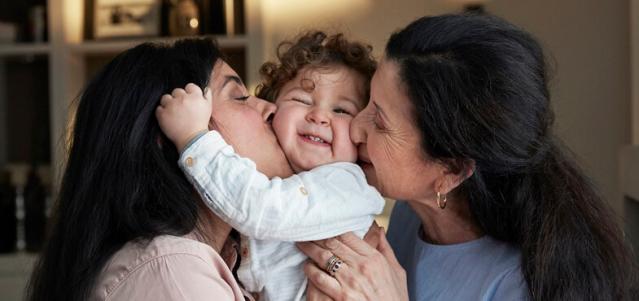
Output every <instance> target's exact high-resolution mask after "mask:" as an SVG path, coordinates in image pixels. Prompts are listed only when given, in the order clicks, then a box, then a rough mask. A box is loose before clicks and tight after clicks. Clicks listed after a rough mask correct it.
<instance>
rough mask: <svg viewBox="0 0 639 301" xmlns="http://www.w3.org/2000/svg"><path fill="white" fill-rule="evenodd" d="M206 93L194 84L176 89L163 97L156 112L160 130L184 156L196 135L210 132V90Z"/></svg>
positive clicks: (206, 89) (206, 90)
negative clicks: (187, 146)
mask: <svg viewBox="0 0 639 301" xmlns="http://www.w3.org/2000/svg"><path fill="white" fill-rule="evenodd" d="M204 90H205V92H206V94H204V95H203V94H202V90H201V89H200V87H198V86H197V85H195V84H187V85H186V87H184V89H180V88H177V89H175V90H173V92H171V95H169V94H164V95H162V99H161V100H160V105H159V106H158V107H157V109H156V110H155V117H156V118H157V119H158V123H159V124H160V128H161V129H162V131H163V132H164V134H165V135H166V136H167V137H168V138H169V139H171V141H173V143H174V144H175V146H176V147H177V149H178V151H179V152H180V153H181V152H182V151H183V150H184V147H185V146H186V145H187V144H188V143H189V141H190V140H191V139H193V138H195V137H196V136H197V134H199V133H201V132H204V131H207V130H208V125H209V120H210V118H211V112H212V110H213V109H212V105H211V90H210V89H208V88H205V89H204Z"/></svg>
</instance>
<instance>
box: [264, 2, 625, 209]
mask: <svg viewBox="0 0 639 301" xmlns="http://www.w3.org/2000/svg"><path fill="white" fill-rule="evenodd" d="M316 2H317V3H315V2H307V1H293V0H288V1H285V0H264V1H262V4H261V5H262V16H261V17H262V24H263V26H262V39H263V45H262V46H263V49H264V58H269V59H272V58H273V54H274V49H275V47H276V45H277V43H279V41H281V40H282V39H284V38H290V37H292V36H294V35H295V34H296V33H297V32H299V30H300V29H305V28H315V27H320V28H328V29H334V30H341V31H345V32H347V33H349V34H350V36H353V37H356V38H358V39H362V40H366V41H369V42H370V43H371V44H372V45H373V46H374V48H375V50H376V54H378V55H379V54H380V53H381V52H380V50H381V49H383V45H384V43H385V40H386V39H387V38H388V36H389V34H390V33H391V32H393V31H394V30H396V29H398V28H401V27H402V26H405V25H406V24H408V22H410V21H411V20H413V19H415V18H417V17H420V16H423V15H433V14H440V13H445V12H455V11H459V6H458V5H457V4H454V3H451V2H455V1H451V2H448V1H444V0H426V1H424V0H421V1H413V0H410V1H401V4H400V2H399V1H392V0H378V1H372V0H352V1H340V0H326V1H316ZM486 9H487V11H488V12H490V13H493V14H496V15H499V16H501V17H504V18H506V19H508V20H510V21H511V22H513V23H515V24H518V25H520V26H521V27H523V28H525V29H526V30H528V31H530V32H531V33H533V34H534V35H535V36H536V37H537V38H538V39H539V40H540V41H541V42H542V44H543V45H544V46H545V48H546V50H547V52H548V54H550V57H551V58H553V59H554V61H555V62H556V63H555V68H556V75H555V77H554V80H553V81H552V87H551V93H552V95H553V102H554V107H555V110H556V114H557V125H556V126H557V133H558V134H559V136H560V137H562V138H563V139H564V140H565V142H566V144H567V145H568V147H570V148H571V149H572V150H573V151H574V152H575V153H576V155H577V157H578V158H579V162H580V163H581V164H582V166H583V167H584V169H585V170H586V171H587V172H588V173H589V174H590V175H591V176H592V177H593V179H594V181H595V182H596V183H597V184H598V185H599V187H600V188H601V192H602V194H603V195H604V196H605V197H606V199H608V200H610V202H611V205H612V206H613V207H614V208H615V210H617V212H619V213H620V214H622V213H623V209H622V208H623V206H622V204H623V202H622V198H621V195H620V192H619V184H618V183H619V171H618V163H617V160H618V152H619V149H620V148H621V147H622V146H623V145H626V144H628V143H629V142H630V114H629V112H630V110H631V108H630V68H628V66H629V65H630V58H629V57H630V56H629V45H630V44H629V39H628V38H629V29H628V28H629V17H628V10H629V2H628V0H615V1H599V0H563V1H556V0H535V1H532V0H528V1H507V0H493V1H489V2H488V4H487V6H486ZM291 12H293V13H291Z"/></svg>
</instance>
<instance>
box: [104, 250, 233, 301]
mask: <svg viewBox="0 0 639 301" xmlns="http://www.w3.org/2000/svg"><path fill="white" fill-rule="evenodd" d="M105 300H111V301H115V300H149V301H165V300H166V301H168V300H195V301H198V300H202V301H203V300H224V301H235V300H241V299H240V298H239V297H238V296H236V294H235V293H234V291H233V288H232V287H231V285H230V284H229V283H227V280H225V279H224V278H223V277H222V276H221V275H220V273H219V272H218V271H217V270H216V269H215V267H214V266H212V265H211V264H210V263H208V262H206V261H205V260H203V259H201V258H200V257H198V256H195V255H193V254H171V255H166V256H162V257H158V258H155V259H153V260H150V261H149V262H147V263H144V264H143V265H141V266H139V267H137V269H136V270H135V271H133V272H131V274H130V275H129V276H128V277H126V278H125V279H123V280H122V282H121V283H120V284H119V285H118V286H117V287H115V288H114V289H113V291H111V292H109V294H108V295H107V297H106V299H105Z"/></svg>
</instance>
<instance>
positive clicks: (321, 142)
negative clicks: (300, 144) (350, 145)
mask: <svg viewBox="0 0 639 301" xmlns="http://www.w3.org/2000/svg"><path fill="white" fill-rule="evenodd" d="M300 137H301V138H302V140H304V141H305V142H308V143H312V144H316V145H321V146H330V145H331V143H330V142H327V141H325V140H324V139H322V138H320V137H317V136H313V135H300Z"/></svg>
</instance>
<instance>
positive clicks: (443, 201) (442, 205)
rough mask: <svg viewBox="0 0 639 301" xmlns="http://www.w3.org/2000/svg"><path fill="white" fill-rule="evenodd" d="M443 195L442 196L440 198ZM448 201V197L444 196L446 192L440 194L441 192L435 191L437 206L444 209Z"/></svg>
mask: <svg viewBox="0 0 639 301" xmlns="http://www.w3.org/2000/svg"><path fill="white" fill-rule="evenodd" d="M442 195H443V198H442ZM447 201H448V197H447V196H446V194H445V193H444V194H442V193H439V192H438V193H437V206H439V208H440V209H444V208H446V202H447Z"/></svg>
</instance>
